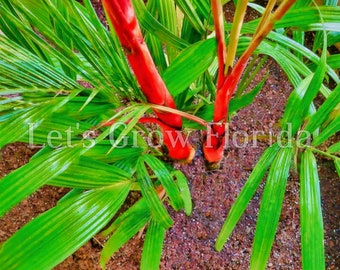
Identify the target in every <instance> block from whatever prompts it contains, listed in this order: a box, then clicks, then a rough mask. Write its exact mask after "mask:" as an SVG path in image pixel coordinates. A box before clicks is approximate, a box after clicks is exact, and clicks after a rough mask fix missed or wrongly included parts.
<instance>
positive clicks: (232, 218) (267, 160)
mask: <svg viewBox="0 0 340 270" xmlns="http://www.w3.org/2000/svg"><path fill="white" fill-rule="evenodd" d="M278 151H279V146H278V144H273V145H272V146H270V147H269V148H267V149H266V151H265V152H264V153H263V154H262V156H261V158H260V160H259V161H258V162H257V164H256V166H255V167H254V169H253V171H252V173H251V174H250V176H249V178H248V180H247V182H246V183H245V185H244V187H243V188H242V190H241V192H240V194H239V196H238V197H237V199H236V201H235V203H234V204H233V206H232V207H231V209H230V212H229V214H228V217H227V219H226V220H225V222H224V224H223V227H222V229H221V231H220V233H219V235H218V237H217V240H216V245H215V247H216V249H217V250H218V251H221V250H222V248H223V245H224V244H225V242H226V241H227V240H228V238H229V236H230V234H231V233H232V231H233V230H234V228H235V226H236V224H237V222H238V221H239V219H240V218H241V216H242V214H243V213H244V211H245V210H246V208H247V206H248V204H249V202H250V200H251V198H252V197H253V196H254V194H255V192H256V190H257V188H258V186H259V185H260V183H261V181H262V179H263V177H264V175H265V173H266V171H267V169H268V167H269V166H270V165H271V163H272V161H273V159H274V157H275V156H276V154H277V152H278Z"/></svg>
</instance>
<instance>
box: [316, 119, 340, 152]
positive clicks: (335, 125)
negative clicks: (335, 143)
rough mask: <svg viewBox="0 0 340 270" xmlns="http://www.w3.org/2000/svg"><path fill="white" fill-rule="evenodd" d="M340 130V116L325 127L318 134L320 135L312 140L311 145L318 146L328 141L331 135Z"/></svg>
mask: <svg viewBox="0 0 340 270" xmlns="http://www.w3.org/2000/svg"><path fill="white" fill-rule="evenodd" d="M339 130H340V115H338V116H337V117H336V118H335V119H334V120H333V121H332V122H331V123H329V124H328V125H327V127H326V128H325V129H324V130H323V131H322V132H320V134H319V135H318V136H317V137H316V138H314V140H313V142H312V145H313V146H318V145H320V144H321V143H323V142H324V141H326V140H327V139H329V138H330V137H331V136H332V135H333V134H335V133H336V132H338V131H339Z"/></svg>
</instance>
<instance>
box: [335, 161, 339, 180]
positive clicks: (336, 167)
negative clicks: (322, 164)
mask: <svg viewBox="0 0 340 270" xmlns="http://www.w3.org/2000/svg"><path fill="white" fill-rule="evenodd" d="M334 165H335V169H336V171H337V173H338V175H339V177H340V159H339V158H337V159H335V160H334Z"/></svg>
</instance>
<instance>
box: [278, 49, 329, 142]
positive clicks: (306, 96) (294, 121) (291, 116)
mask: <svg viewBox="0 0 340 270" xmlns="http://www.w3.org/2000/svg"><path fill="white" fill-rule="evenodd" d="M325 71H326V48H324V50H323V53H322V57H321V59H320V64H319V66H318V68H317V70H316V71H315V73H314V75H313V77H312V79H311V81H310V83H309V84H308V85H307V87H306V85H304V86H301V88H302V89H301V93H298V92H297V90H295V91H293V93H292V94H291V95H290V96H289V99H288V101H287V106H286V110H285V113H284V116H283V120H282V122H283V123H282V126H283V129H285V130H287V128H288V127H287V126H288V125H289V124H291V125H292V135H293V136H294V135H295V134H296V133H297V132H298V129H299V128H300V126H301V125H302V123H303V120H304V118H305V117H306V116H307V113H308V109H309V107H310V105H311V103H312V101H313V99H314V98H315V96H316V95H317V93H318V92H319V90H320V88H321V85H322V81H323V79H324V75H325ZM306 82H307V81H306Z"/></svg>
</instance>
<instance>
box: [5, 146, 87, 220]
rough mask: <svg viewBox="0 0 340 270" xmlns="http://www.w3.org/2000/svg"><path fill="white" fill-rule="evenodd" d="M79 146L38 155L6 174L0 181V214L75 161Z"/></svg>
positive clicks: (79, 152)
mask: <svg viewBox="0 0 340 270" xmlns="http://www.w3.org/2000/svg"><path fill="white" fill-rule="evenodd" d="M82 152H84V149H81V148H61V149H58V150H55V151H53V152H47V153H46V154H44V155H41V156H40V157H37V158H35V159H33V160H32V161H31V162H29V163H27V164H26V165H24V166H22V167H20V168H19V169H17V170H15V171H13V172H12V173H10V174H8V175H6V176H5V177H4V178H3V179H2V180H1V181H0V216H3V215H4V214H5V213H6V212H7V211H8V210H9V209H10V208H11V207H13V206H15V205H16V204H17V203H19V202H20V201H21V200H23V199H24V198H26V197H27V196H28V195H30V194H32V193H33V192H34V191H36V190H37V189H38V188H40V187H41V186H42V185H44V184H45V183H47V182H48V181H49V180H50V179H53V178H54V177H56V176H58V175H60V174H61V173H63V172H64V171H66V170H67V169H68V167H69V166H70V165H71V164H72V163H74V162H77V160H78V158H79V156H80V155H81V154H82Z"/></svg>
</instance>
